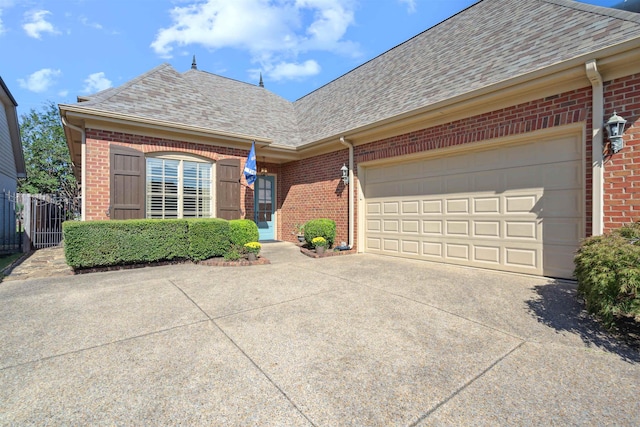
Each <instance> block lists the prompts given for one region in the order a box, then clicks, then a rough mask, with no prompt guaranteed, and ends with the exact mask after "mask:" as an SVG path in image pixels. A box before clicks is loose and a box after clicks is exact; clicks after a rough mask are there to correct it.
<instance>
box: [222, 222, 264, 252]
mask: <svg viewBox="0 0 640 427" xmlns="http://www.w3.org/2000/svg"><path fill="white" fill-rule="evenodd" d="M229 231H230V240H231V244H232V245H237V246H240V247H242V246H243V245H244V244H245V243H249V242H256V241H257V240H258V239H259V237H260V235H259V233H258V225H257V224H256V223H255V222H253V221H251V220H250V219H232V220H231V221H229Z"/></svg>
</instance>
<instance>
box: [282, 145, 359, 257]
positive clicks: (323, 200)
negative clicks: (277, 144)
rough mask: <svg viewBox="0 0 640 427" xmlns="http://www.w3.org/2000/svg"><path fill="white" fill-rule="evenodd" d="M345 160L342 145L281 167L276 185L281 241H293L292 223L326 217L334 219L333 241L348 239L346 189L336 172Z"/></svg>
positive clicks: (293, 226)
mask: <svg viewBox="0 0 640 427" xmlns="http://www.w3.org/2000/svg"><path fill="white" fill-rule="evenodd" d="M345 163H346V164H348V163H349V151H348V150H347V149H346V148H345V149H344V150H340V151H335V152H333V153H329V154H323V155H321V156H317V157H312V158H309V159H304V160H300V161H297V162H289V163H286V164H284V165H283V166H282V168H281V175H280V177H279V178H280V180H279V184H280V185H279V188H278V205H279V206H280V218H281V221H280V234H279V236H280V239H281V240H285V241H289V242H297V239H296V236H295V235H294V234H293V231H294V229H295V225H296V224H302V223H305V222H307V221H308V220H310V219H316V218H330V219H333V220H335V221H336V243H337V244H340V242H346V241H348V233H349V231H348V223H347V221H348V212H349V204H348V203H349V201H348V193H349V189H348V188H347V186H345V185H344V184H343V183H342V179H341V172H340V168H341V167H342V165H343V164H345ZM356 218H357V216H356Z"/></svg>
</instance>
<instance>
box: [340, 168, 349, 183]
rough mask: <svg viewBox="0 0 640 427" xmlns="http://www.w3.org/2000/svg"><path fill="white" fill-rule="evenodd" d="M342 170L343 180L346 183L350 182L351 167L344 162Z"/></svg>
mask: <svg viewBox="0 0 640 427" xmlns="http://www.w3.org/2000/svg"><path fill="white" fill-rule="evenodd" d="M340 171H341V172H342V182H344V185H347V184H349V168H348V167H347V165H346V164H344V163H343V164H342V167H341V168H340Z"/></svg>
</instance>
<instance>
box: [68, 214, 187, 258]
mask: <svg viewBox="0 0 640 427" xmlns="http://www.w3.org/2000/svg"><path fill="white" fill-rule="evenodd" d="M62 230H63V238H64V252H65V257H66V261H67V264H69V265H70V266H71V267H73V268H89V267H102V266H110V265H119V264H134V263H147V262H154V261H161V260H173V259H186V258H188V256H189V255H188V254H189V241H188V238H187V221H185V220H154V219H145V220H110V221H89V222H77V221H65V222H64V223H63V225H62Z"/></svg>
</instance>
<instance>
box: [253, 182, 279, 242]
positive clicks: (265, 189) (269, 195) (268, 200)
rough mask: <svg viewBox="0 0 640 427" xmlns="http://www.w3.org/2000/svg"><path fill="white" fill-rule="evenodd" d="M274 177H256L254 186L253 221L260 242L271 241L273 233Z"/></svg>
mask: <svg viewBox="0 0 640 427" xmlns="http://www.w3.org/2000/svg"><path fill="white" fill-rule="evenodd" d="M274 184H275V177H273V176H258V177H257V178H256V182H255V186H254V190H255V191H254V197H255V200H254V206H255V221H256V224H258V232H259V233H260V240H273V239H275V238H276V233H275V222H274V213H275V185H274Z"/></svg>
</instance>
